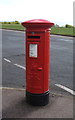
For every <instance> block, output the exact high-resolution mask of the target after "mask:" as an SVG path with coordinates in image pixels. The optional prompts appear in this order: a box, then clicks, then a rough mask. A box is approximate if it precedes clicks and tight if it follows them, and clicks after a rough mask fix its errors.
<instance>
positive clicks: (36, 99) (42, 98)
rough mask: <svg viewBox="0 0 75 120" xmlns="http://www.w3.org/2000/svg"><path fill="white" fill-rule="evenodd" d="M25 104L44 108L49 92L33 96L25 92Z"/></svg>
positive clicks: (47, 101)
mask: <svg viewBox="0 0 75 120" xmlns="http://www.w3.org/2000/svg"><path fill="white" fill-rule="evenodd" d="M26 102H27V103H29V104H31V105H35V106H44V105H47V104H48V103H49V91H47V92H45V93H42V94H33V93H30V92H28V91H26Z"/></svg>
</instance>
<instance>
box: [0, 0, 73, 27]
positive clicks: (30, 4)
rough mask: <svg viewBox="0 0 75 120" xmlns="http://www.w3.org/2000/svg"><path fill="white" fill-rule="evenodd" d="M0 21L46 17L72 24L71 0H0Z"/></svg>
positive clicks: (62, 23) (50, 19) (59, 22)
mask: <svg viewBox="0 0 75 120" xmlns="http://www.w3.org/2000/svg"><path fill="white" fill-rule="evenodd" d="M0 12H1V13H0V21H15V20H18V21H22V22H23V21H26V20H30V19H46V20H49V21H51V22H54V23H56V24H59V25H61V26H63V25H65V24H70V25H73V0H0Z"/></svg>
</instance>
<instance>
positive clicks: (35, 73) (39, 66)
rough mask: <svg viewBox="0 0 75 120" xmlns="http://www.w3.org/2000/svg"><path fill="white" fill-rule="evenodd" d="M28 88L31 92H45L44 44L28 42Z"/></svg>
mask: <svg viewBox="0 0 75 120" xmlns="http://www.w3.org/2000/svg"><path fill="white" fill-rule="evenodd" d="M27 53H28V54H27V59H26V69H27V70H26V72H27V74H26V75H27V76H26V80H27V81H26V83H27V85H26V87H27V90H28V91H29V92H32V93H42V92H43V45H42V42H41V41H40V42H27Z"/></svg>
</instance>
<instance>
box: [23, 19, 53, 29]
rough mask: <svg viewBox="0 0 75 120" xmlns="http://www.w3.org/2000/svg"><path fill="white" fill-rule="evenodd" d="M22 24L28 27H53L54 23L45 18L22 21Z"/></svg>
mask: <svg viewBox="0 0 75 120" xmlns="http://www.w3.org/2000/svg"><path fill="white" fill-rule="evenodd" d="M22 25H23V26H24V27H26V28H40V27H42V28H51V27H52V26H53V25H54V23H52V22H50V21H48V20H44V19H33V20H28V21H25V22H22Z"/></svg>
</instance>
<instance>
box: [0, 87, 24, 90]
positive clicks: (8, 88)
mask: <svg viewBox="0 0 75 120" xmlns="http://www.w3.org/2000/svg"><path fill="white" fill-rule="evenodd" d="M0 90H25V89H24V88H10V87H0Z"/></svg>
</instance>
